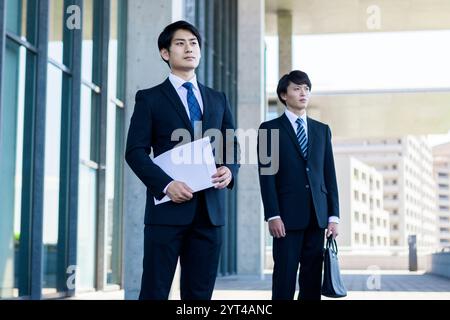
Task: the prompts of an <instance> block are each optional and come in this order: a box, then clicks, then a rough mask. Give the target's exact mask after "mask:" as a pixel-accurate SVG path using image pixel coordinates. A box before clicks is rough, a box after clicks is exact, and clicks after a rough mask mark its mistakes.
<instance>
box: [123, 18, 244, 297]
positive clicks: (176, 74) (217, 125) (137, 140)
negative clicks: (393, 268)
mask: <svg viewBox="0 0 450 320" xmlns="http://www.w3.org/2000/svg"><path fill="white" fill-rule="evenodd" d="M200 45H201V37H200V34H199V32H198V30H197V29H196V28H195V27H194V26H192V25H191V24H189V23H187V22H185V21H178V22H174V23H172V24H170V25H168V26H167V27H166V28H165V29H164V30H163V32H162V33H161V34H160V36H159V38H158V47H159V50H160V54H161V57H162V59H163V60H164V61H165V62H166V63H167V64H168V65H169V67H170V69H171V73H170V75H169V77H168V79H166V80H165V81H164V82H163V83H161V84H159V85H157V86H155V87H153V88H150V89H147V90H140V91H138V92H137V94H136V104H135V109H134V113H133V116H132V118H131V122H130V128H129V132H128V140H127V147H126V155H125V157H126V161H127V163H128V164H129V166H130V167H131V169H132V170H133V171H134V172H135V174H136V175H137V176H138V177H139V179H140V180H141V181H142V182H143V183H144V184H145V186H146V187H147V201H146V208H145V221H144V223H145V228H144V261H143V275H142V283H141V292H140V296H139V298H140V299H156V300H165V299H167V298H168V295H169V291H170V287H171V283H172V279H173V276H174V273H175V269H176V266H177V261H178V258H180V265H181V277H180V291H181V299H183V300H198V299H200V300H209V299H211V296H212V292H213V289H214V283H215V279H216V274H217V268H218V261H219V254H220V247H221V241H222V233H221V232H222V226H223V225H224V224H225V192H226V190H225V188H229V189H231V188H232V187H233V185H234V179H235V177H236V174H237V171H238V167H239V166H238V164H237V161H236V154H237V148H238V145H237V141H236V138H235V137H233V139H232V141H231V143H230V142H229V141H226V139H225V137H226V133H225V131H226V130H230V129H231V130H234V125H233V119H232V115H231V112H230V109H229V106H228V101H227V98H226V96H225V95H224V94H223V93H221V92H218V91H215V90H213V89H211V88H208V87H205V86H203V85H202V84H200V83H198V82H197V79H196V76H195V69H196V68H197V67H198V65H199V61H200V57H201V51H200ZM180 129H184V131H185V132H187V134H188V136H189V137H190V138H191V141H192V142H193V141H194V140H196V139H197V138H199V137H201V136H202V134H203V133H205V131H206V130H211V129H217V130H219V131H220V132H221V133H222V135H223V139H224V143H223V146H228V148H227V150H225V147H223V149H222V148H221V149H220V150H217V149H216V150H215V156H216V159H217V161H216V165H215V166H217V172H216V173H215V174H214V175H213V176H212V177H211V185H212V186H213V187H210V188H208V189H205V190H202V191H198V192H194V190H193V189H192V187H191V186H190V185H189V183H188V182H187V181H177V180H176V179H173V178H172V177H171V176H170V175H169V174H168V173H167V172H165V171H164V170H163V169H162V168H161V167H160V166H158V165H157V164H155V163H154V162H153V161H152V159H151V158H150V157H149V154H150V152H151V151H152V150H153V154H154V156H155V158H156V157H158V156H159V155H162V154H164V153H165V152H167V151H170V150H172V149H173V148H174V147H176V146H177V145H178V144H179V142H180V141H179V139H177V138H176V139H174V138H173V133H174V132H175V131H179V130H180ZM175 136H176V135H175ZM194 137H195V139H194ZM227 142H228V143H227ZM230 145H231V148H230V147H229V146H230ZM228 149H232V150H228ZM218 155H219V156H218ZM180 165H182V166H185V167H186V168H189V166H188V165H186V164H185V163H183V164H180ZM162 166H163V165H162ZM193 166H195V165H194V164H193ZM192 168H194V167H192ZM186 182H187V183H186ZM165 196H168V197H169V198H170V200H171V201H166V202H162V203H159V204H155V199H156V200H162V199H163V198H164V197H165Z"/></svg>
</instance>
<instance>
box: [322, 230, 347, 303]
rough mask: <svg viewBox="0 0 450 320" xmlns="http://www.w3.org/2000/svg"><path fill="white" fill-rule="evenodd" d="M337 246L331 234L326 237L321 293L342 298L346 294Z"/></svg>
mask: <svg viewBox="0 0 450 320" xmlns="http://www.w3.org/2000/svg"><path fill="white" fill-rule="evenodd" d="M337 254H338V248H337V243H336V240H335V239H333V237H332V236H330V237H328V238H327V244H326V247H325V252H324V259H323V282H322V295H324V296H326V297H330V298H342V297H345V296H346V295H347V289H346V288H345V286H344V282H343V281H342V277H341V271H340V269H339V262H338V256H337Z"/></svg>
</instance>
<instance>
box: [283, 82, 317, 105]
mask: <svg viewBox="0 0 450 320" xmlns="http://www.w3.org/2000/svg"><path fill="white" fill-rule="evenodd" d="M309 94H310V88H309V87H308V85H306V84H295V83H293V82H289V86H288V87H287V92H286V93H282V94H281V98H282V99H283V100H284V101H286V104H287V105H288V107H290V108H291V109H294V110H297V111H304V110H306V107H308V102H309Z"/></svg>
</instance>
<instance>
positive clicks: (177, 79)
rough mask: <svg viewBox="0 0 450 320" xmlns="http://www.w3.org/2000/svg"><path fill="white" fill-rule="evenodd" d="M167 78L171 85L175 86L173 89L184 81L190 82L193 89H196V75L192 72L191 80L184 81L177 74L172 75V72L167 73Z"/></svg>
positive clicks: (179, 86) (178, 87)
mask: <svg viewBox="0 0 450 320" xmlns="http://www.w3.org/2000/svg"><path fill="white" fill-rule="evenodd" d="M169 80H170V82H171V83H172V85H173V86H174V87H175V89H177V90H178V89H180V88H181V87H182V86H183V84H184V83H185V82H190V83H192V86H193V88H194V89H195V90H198V83H197V76H196V75H195V74H194V76H193V77H192V79H191V80H189V81H186V80H184V79H181V78H180V77H179V76H176V75H174V74H173V73H172V72H171V73H170V74H169Z"/></svg>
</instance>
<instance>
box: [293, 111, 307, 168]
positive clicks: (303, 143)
mask: <svg viewBox="0 0 450 320" xmlns="http://www.w3.org/2000/svg"><path fill="white" fill-rule="evenodd" d="M295 122H296V123H297V124H298V127H297V140H298V144H299V145H300V149H301V150H302V153H303V156H304V158H305V159H306V157H307V155H308V138H307V137H306V132H305V128H303V119H302V118H298V119H297V120H296V121H295Z"/></svg>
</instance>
